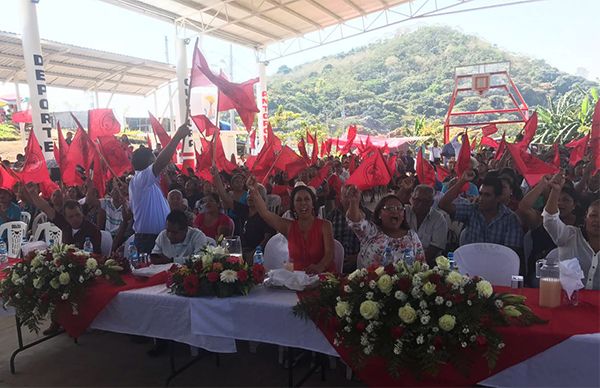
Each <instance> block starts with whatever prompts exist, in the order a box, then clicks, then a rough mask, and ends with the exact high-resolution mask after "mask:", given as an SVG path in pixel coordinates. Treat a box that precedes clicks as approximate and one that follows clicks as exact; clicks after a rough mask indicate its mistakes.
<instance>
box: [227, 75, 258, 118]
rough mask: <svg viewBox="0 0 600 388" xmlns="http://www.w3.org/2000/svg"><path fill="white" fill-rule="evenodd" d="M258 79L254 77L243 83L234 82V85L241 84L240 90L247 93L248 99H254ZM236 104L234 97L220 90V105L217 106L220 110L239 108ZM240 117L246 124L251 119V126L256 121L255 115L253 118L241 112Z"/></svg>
mask: <svg viewBox="0 0 600 388" xmlns="http://www.w3.org/2000/svg"><path fill="white" fill-rule="evenodd" d="M258 81H259V79H258V78H252V79H249V80H248V81H245V82H242V83H241V84H234V85H239V87H240V89H241V91H240V92H241V93H244V94H246V96H247V97H248V99H251V100H254V84H256V83H258ZM236 106H237V105H236V102H235V100H234V99H232V98H229V97H228V96H227V95H226V94H224V93H221V92H219V105H218V106H217V109H218V110H219V112H223V111H228V110H230V109H237V108H236ZM238 113H239V112H238ZM240 118H242V122H243V123H244V124H246V121H247V120H250V119H251V122H250V126H252V122H254V115H253V116H252V117H251V118H250V117H248V118H244V117H242V115H241V114H240ZM246 128H247V126H246Z"/></svg>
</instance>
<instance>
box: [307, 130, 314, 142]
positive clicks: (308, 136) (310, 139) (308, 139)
mask: <svg viewBox="0 0 600 388" xmlns="http://www.w3.org/2000/svg"><path fill="white" fill-rule="evenodd" d="M306 142H307V143H308V144H315V143H316V142H317V137H316V133H315V136H313V135H311V134H310V132H308V129H307V130H306Z"/></svg>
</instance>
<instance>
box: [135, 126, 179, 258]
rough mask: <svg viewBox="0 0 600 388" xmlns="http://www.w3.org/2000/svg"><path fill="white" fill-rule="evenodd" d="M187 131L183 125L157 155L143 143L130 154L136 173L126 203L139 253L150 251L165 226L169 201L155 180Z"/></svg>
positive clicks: (157, 179)
mask: <svg viewBox="0 0 600 388" xmlns="http://www.w3.org/2000/svg"><path fill="white" fill-rule="evenodd" d="M188 135H190V129H189V128H188V126H187V125H182V126H181V127H179V129H177V132H175V134H174V135H173V138H172V139H171V141H170V142H169V144H167V146H166V147H165V148H163V150H162V151H161V152H160V154H159V155H158V157H157V158H155V157H154V154H153V153H152V151H151V150H150V149H149V148H145V147H140V148H138V149H137V150H135V152H134V153H133V155H132V157H131V164H132V165H133V169H134V170H135V175H134V176H133V178H132V179H131V182H129V205H130V207H131V211H132V212H133V220H134V221H133V230H134V231H135V240H134V241H135V245H136V247H137V249H138V252H140V253H150V251H151V250H152V247H153V246H154V242H155V240H156V237H157V236H158V234H159V233H160V232H161V231H162V230H163V229H164V227H165V220H166V218H167V215H168V214H169V204H168V203H167V200H166V198H165V196H164V195H163V193H162V191H161V189H160V187H159V184H158V183H159V180H160V173H161V171H162V170H164V168H165V167H167V165H168V164H169V163H170V162H171V158H172V157H173V154H174V153H175V150H176V148H177V143H179V142H180V141H182V140H183V139H184V138H185V137H186V136H188Z"/></svg>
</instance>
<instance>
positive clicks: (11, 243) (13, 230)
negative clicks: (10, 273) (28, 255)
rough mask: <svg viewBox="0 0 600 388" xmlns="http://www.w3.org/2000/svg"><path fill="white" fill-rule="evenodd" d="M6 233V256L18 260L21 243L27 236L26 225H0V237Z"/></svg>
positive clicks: (13, 223)
mask: <svg viewBox="0 0 600 388" xmlns="http://www.w3.org/2000/svg"><path fill="white" fill-rule="evenodd" d="M5 232H6V243H7V244H6V245H7V252H6V253H7V255H8V257H11V258H14V259H16V258H18V257H19V255H20V253H21V243H22V242H23V238H25V237H26V236H27V224H26V223H24V222H23V221H12V222H5V223H3V224H2V225H0V236H3V235H4V233H5Z"/></svg>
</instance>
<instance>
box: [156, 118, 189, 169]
mask: <svg viewBox="0 0 600 388" xmlns="http://www.w3.org/2000/svg"><path fill="white" fill-rule="evenodd" d="M190 134H191V131H190V128H189V127H188V126H187V125H185V124H184V125H182V126H181V127H179V128H178V129H177V132H175V135H173V138H172V139H171V141H170V142H169V144H167V146H166V147H165V148H163V149H162V151H160V154H158V157H157V158H156V160H155V161H154V164H153V165H152V172H153V173H154V176H158V175H159V174H160V173H161V171H162V170H164V168H165V167H167V165H168V164H169V162H170V161H171V158H172V157H173V154H174V153H175V151H176V150H177V144H179V142H180V141H182V140H183V139H185V137H186V136H188V135H190Z"/></svg>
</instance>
